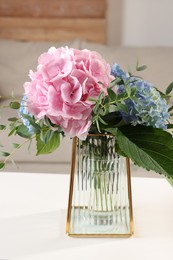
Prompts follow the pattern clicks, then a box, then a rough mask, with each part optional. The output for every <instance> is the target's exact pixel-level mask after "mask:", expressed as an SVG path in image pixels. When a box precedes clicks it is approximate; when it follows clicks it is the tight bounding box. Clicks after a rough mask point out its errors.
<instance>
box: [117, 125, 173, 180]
mask: <svg viewBox="0 0 173 260" xmlns="http://www.w3.org/2000/svg"><path fill="white" fill-rule="evenodd" d="M116 137H117V142H118V145H119V147H120V149H121V150H122V151H123V152H124V153H125V154H126V156H127V157H129V158H131V159H132V161H134V163H135V164H137V165H138V166H141V167H143V168H145V169H147V170H153V171H155V172H157V173H160V174H163V175H165V176H166V177H167V178H173V171H172V169H173V138H172V135H171V134H169V133H168V132H165V131H163V130H161V129H153V128H152V127H146V126H130V125H128V127H127V126H125V127H124V126H123V127H120V128H119V129H117V134H116Z"/></svg>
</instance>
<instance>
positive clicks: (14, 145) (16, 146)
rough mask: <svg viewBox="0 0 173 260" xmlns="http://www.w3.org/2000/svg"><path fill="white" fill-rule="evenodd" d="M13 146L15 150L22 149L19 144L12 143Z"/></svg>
mask: <svg viewBox="0 0 173 260" xmlns="http://www.w3.org/2000/svg"><path fill="white" fill-rule="evenodd" d="M12 145H13V147H14V148H15V149H18V148H19V147H20V144H17V143H12Z"/></svg>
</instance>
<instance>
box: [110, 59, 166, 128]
mask: <svg viewBox="0 0 173 260" xmlns="http://www.w3.org/2000/svg"><path fill="white" fill-rule="evenodd" d="M111 73H112V75H113V76H115V77H120V78H121V79H122V80H123V81H124V84H127V85H128V86H130V87H134V86H135V87H136V95H135V99H133V98H129V99H127V100H125V101H124V103H125V105H126V107H127V110H128V113H125V112H124V111H120V113H121V115H122V117H123V119H124V121H125V122H127V123H131V124H132V125H137V124H140V125H146V126H152V127H154V128H161V129H163V130H166V124H167V120H168V118H169V117H170V114H169V113H168V105H167V103H166V100H165V99H163V98H162V97H161V96H160V93H159V92H158V91H157V90H156V89H155V88H154V86H153V85H151V84H150V83H148V82H146V81H144V80H140V79H138V78H136V77H130V75H129V74H128V73H125V72H124V71H123V70H122V69H121V68H120V66H119V65H117V64H114V65H113V66H112V70H111ZM124 90H125V89H124V85H122V84H121V85H120V86H118V93H122V92H124Z"/></svg>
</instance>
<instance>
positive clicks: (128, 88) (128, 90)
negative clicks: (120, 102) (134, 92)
mask: <svg viewBox="0 0 173 260" xmlns="http://www.w3.org/2000/svg"><path fill="white" fill-rule="evenodd" d="M124 87H125V90H126V93H127V95H128V96H130V95H131V87H129V86H127V85H126V86H124Z"/></svg>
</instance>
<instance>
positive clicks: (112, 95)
mask: <svg viewBox="0 0 173 260" xmlns="http://www.w3.org/2000/svg"><path fill="white" fill-rule="evenodd" d="M107 92H108V95H109V97H110V99H111V100H113V101H114V100H116V99H117V94H116V93H115V92H114V91H113V90H112V89H111V88H107Z"/></svg>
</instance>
